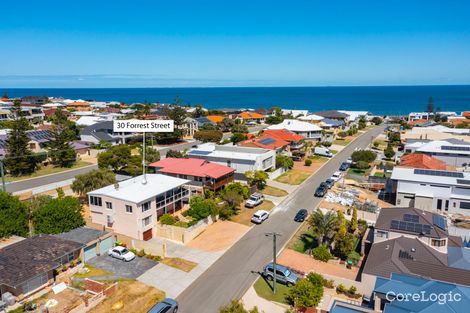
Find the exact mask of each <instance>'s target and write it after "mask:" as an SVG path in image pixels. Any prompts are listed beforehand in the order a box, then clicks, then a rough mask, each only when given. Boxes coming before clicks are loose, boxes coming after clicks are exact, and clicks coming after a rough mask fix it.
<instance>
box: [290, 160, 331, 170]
mask: <svg viewBox="0 0 470 313" xmlns="http://www.w3.org/2000/svg"><path fill="white" fill-rule="evenodd" d="M310 160H311V161H312V164H311V165H310V166H305V163H304V161H302V162H294V169H295V170H300V171H303V172H306V173H315V172H316V171H317V170H318V169H319V168H320V167H321V166H322V165H323V164H324V163H325V162H326V161H327V159H324V158H321V159H315V158H314V159H310Z"/></svg>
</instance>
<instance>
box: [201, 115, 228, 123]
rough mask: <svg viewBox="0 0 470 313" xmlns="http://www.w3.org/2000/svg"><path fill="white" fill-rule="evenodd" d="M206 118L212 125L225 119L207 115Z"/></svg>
mask: <svg viewBox="0 0 470 313" xmlns="http://www.w3.org/2000/svg"><path fill="white" fill-rule="evenodd" d="M206 118H207V119H208V120H209V121H211V122H213V123H220V122H222V121H223V120H224V119H225V117H224V116H220V115H208V116H206Z"/></svg>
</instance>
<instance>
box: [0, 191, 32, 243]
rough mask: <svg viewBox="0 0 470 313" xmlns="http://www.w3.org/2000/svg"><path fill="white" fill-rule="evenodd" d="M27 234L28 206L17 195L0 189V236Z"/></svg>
mask: <svg viewBox="0 0 470 313" xmlns="http://www.w3.org/2000/svg"><path fill="white" fill-rule="evenodd" d="M13 235H17V236H21V237H26V236H27V235H28V208H27V206H26V204H25V203H24V202H21V201H20V200H19V199H18V197H15V196H12V195H10V194H9V193H6V192H2V191H0V238H5V237H10V236H13Z"/></svg>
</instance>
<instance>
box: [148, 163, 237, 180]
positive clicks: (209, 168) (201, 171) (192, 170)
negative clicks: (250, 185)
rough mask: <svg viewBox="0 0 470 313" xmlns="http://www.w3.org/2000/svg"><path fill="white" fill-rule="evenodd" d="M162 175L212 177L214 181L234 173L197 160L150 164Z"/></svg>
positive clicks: (217, 165) (225, 167) (232, 170)
mask: <svg viewBox="0 0 470 313" xmlns="http://www.w3.org/2000/svg"><path fill="white" fill-rule="evenodd" d="M149 166H151V167H156V168H158V169H157V171H158V172H160V173H168V174H180V175H190V176H197V177H211V178H214V179H217V178H220V177H222V176H224V175H227V174H230V173H233V172H234V171H235V170H234V169H233V168H231V167H228V166H224V165H220V164H217V163H212V162H209V161H206V160H203V159H195V158H166V159H163V160H160V161H157V162H155V163H152V164H150V165H149Z"/></svg>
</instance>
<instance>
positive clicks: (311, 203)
mask: <svg viewBox="0 0 470 313" xmlns="http://www.w3.org/2000/svg"><path fill="white" fill-rule="evenodd" d="M384 128H385V126H379V127H377V128H374V129H372V130H370V131H368V132H367V133H365V134H363V135H362V136H360V137H358V138H357V139H356V140H354V141H353V142H352V143H350V144H349V145H348V146H347V147H346V148H345V149H343V150H342V151H340V152H339V153H338V154H337V155H335V156H334V157H333V158H332V159H331V160H330V161H329V162H327V163H325V165H324V166H323V167H322V168H320V169H319V170H318V172H316V173H315V174H314V175H313V176H311V177H310V178H309V179H307V180H306V181H305V182H304V183H303V184H302V185H301V186H300V187H299V188H298V189H296V190H295V191H294V192H293V193H292V194H291V195H290V196H289V197H288V198H287V199H285V200H284V202H282V203H281V204H280V205H279V206H278V207H276V208H275V209H274V210H273V213H272V214H271V216H270V217H269V219H268V220H267V221H266V222H264V223H263V224H261V225H257V226H255V227H253V228H252V229H251V230H250V231H249V232H248V233H247V234H245V236H243V237H242V238H241V239H240V240H239V241H238V242H237V243H235V244H234V245H233V246H232V247H231V248H230V249H229V250H228V251H227V252H226V253H225V254H224V255H223V256H222V257H221V258H220V259H219V260H218V261H217V262H215V263H214V264H213V265H212V266H211V267H210V268H209V269H208V270H207V271H206V272H204V273H203V274H202V275H201V276H200V277H199V278H198V279H197V280H196V281H194V282H193V283H192V284H191V285H190V286H189V287H188V288H187V289H186V290H185V291H184V292H183V293H181V294H180V296H179V297H178V298H177V300H178V302H179V308H180V312H182V313H206V312H207V313H215V312H218V309H219V308H220V307H221V306H223V305H226V304H228V303H229V302H230V300H232V299H239V298H241V297H242V296H243V294H244V293H245V292H246V290H247V289H248V288H249V287H250V286H251V285H252V284H253V283H254V282H255V280H256V279H257V278H258V277H259V274H258V272H260V271H261V270H262V268H263V266H264V265H265V264H267V263H268V262H270V261H271V260H272V238H271V237H267V236H266V235H265V234H266V233H267V232H277V233H280V234H281V235H282V236H280V237H278V239H277V240H278V252H279V251H280V250H281V248H282V247H283V246H284V245H285V244H286V243H287V242H288V241H289V239H290V238H291V236H292V235H293V234H294V233H295V232H296V231H297V229H298V228H299V227H300V225H301V224H299V223H296V222H294V221H293V218H294V215H295V213H296V212H297V210H298V209H301V208H306V209H308V210H309V211H310V212H311V211H312V210H314V209H315V208H316V207H317V206H318V204H319V203H320V201H321V198H315V197H314V196H313V193H314V190H315V188H316V187H317V186H318V185H319V184H320V182H322V181H324V180H326V179H327V178H329V177H330V176H331V174H333V172H335V171H337V170H338V168H339V165H340V164H341V162H343V161H345V160H346V159H347V158H348V157H349V156H350V155H351V154H352V152H353V151H354V149H356V148H359V149H363V148H365V147H367V145H368V144H370V143H371V140H372V139H373V138H375V137H376V136H377V135H378V134H380V133H381V132H382V131H383V130H384Z"/></svg>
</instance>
